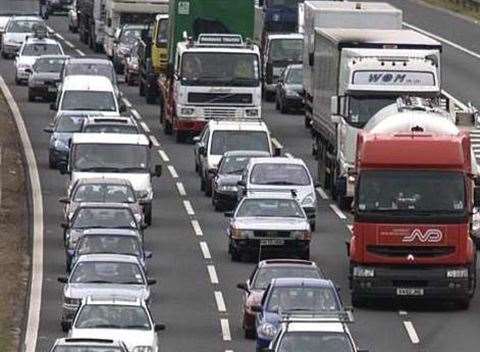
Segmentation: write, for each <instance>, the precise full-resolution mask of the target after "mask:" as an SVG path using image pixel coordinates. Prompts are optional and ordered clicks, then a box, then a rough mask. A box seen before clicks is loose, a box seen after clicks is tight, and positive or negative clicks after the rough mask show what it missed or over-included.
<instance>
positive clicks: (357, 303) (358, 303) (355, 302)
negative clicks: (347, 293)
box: [352, 292, 365, 308]
mask: <svg viewBox="0 0 480 352" xmlns="http://www.w3.org/2000/svg"><path fill="white" fill-rule="evenodd" d="M352 306H353V307H355V308H362V307H364V306H365V299H364V298H361V297H358V296H357V295H356V294H355V293H353V292H352Z"/></svg>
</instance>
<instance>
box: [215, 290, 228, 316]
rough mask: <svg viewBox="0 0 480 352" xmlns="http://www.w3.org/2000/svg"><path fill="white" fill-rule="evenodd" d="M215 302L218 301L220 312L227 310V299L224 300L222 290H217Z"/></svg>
mask: <svg viewBox="0 0 480 352" xmlns="http://www.w3.org/2000/svg"><path fill="white" fill-rule="evenodd" d="M214 294H215V302H216V303H217V308H218V311H219V312H220V313H225V312H226V311H227V307H226V306H225V301H224V300H223V295H222V292H220V291H215V292H214Z"/></svg>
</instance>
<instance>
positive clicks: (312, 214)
mask: <svg viewBox="0 0 480 352" xmlns="http://www.w3.org/2000/svg"><path fill="white" fill-rule="evenodd" d="M303 210H304V211H305V214H307V219H308V222H309V223H310V224H311V223H314V222H315V218H316V216H317V209H316V208H315V207H303Z"/></svg>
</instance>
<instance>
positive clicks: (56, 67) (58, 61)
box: [33, 57, 65, 73]
mask: <svg viewBox="0 0 480 352" xmlns="http://www.w3.org/2000/svg"><path fill="white" fill-rule="evenodd" d="M64 62H65V59H64V58H44V57H39V58H38V59H37V60H36V61H35V65H34V67H33V68H34V70H35V71H36V72H56V73H59V72H60V71H61V70H62V67H63V63H64Z"/></svg>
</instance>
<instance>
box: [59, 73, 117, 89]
mask: <svg viewBox="0 0 480 352" xmlns="http://www.w3.org/2000/svg"><path fill="white" fill-rule="evenodd" d="M62 89H63V90H64V91H66V90H87V91H88V90H90V91H95V92H113V91H114V89H113V84H112V82H111V81H110V80H109V79H108V78H107V77H105V76H100V75H69V76H66V77H65V78H64V79H63V85H62Z"/></svg>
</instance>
